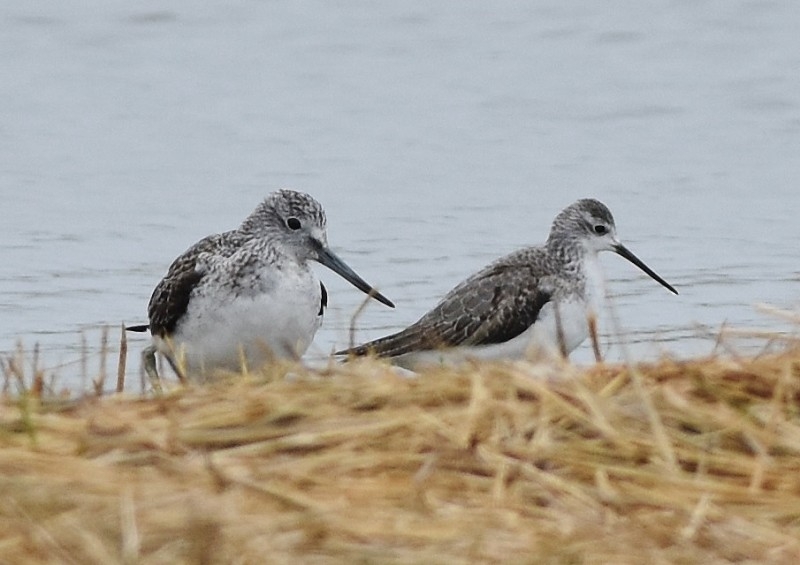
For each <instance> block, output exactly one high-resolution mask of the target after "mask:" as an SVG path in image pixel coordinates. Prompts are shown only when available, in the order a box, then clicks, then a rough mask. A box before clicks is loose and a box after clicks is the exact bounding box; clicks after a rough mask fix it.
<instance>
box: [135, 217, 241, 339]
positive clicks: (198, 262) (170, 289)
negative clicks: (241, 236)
mask: <svg viewBox="0 0 800 565" xmlns="http://www.w3.org/2000/svg"><path fill="white" fill-rule="evenodd" d="M231 237H232V234H231V232H227V233H224V234H215V235H210V236H208V237H206V238H204V239H201V240H200V241H198V242H197V243H195V244H194V245H193V246H192V247H190V248H189V249H187V250H186V252H185V253H183V254H182V255H181V256H180V257H178V258H177V259H175V261H173V262H172V265H170V267H169V270H168V271H167V274H166V275H165V276H164V278H163V279H161V282H159V283H158V286H156V288H155V290H154V291H153V295H152V296H151V297H150V304H149V306H148V310H147V313H148V316H149V317H150V332H151V333H152V334H153V335H159V336H164V335H169V334H171V333H172V332H174V331H175V326H176V325H177V324H178V322H179V321H180V319H181V317H182V316H183V315H184V314H185V313H186V309H187V308H188V307H189V301H190V299H191V295H192V291H193V290H194V288H195V287H196V286H197V285H198V283H199V282H200V281H201V280H202V279H203V276H204V275H205V274H206V268H205V262H206V261H207V259H208V258H209V257H213V256H215V255H220V254H223V253H225V251H224V250H226V249H228V250H229V251H233V250H234V249H235V248H233V247H231V246H226V245H225V243H226V242H227V241H228V240H229V239H231Z"/></svg>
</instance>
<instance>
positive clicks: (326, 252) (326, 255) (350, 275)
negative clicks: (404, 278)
mask: <svg viewBox="0 0 800 565" xmlns="http://www.w3.org/2000/svg"><path fill="white" fill-rule="evenodd" d="M318 254H319V258H318V259H317V261H319V262H320V263H322V264H323V265H325V266H326V267H328V268H329V269H330V270H331V271H333V272H334V273H336V274H338V275H341V277H342V278H344V279H345V280H346V281H347V282H349V283H350V284H352V285H353V286H354V287H356V288H357V289H358V290H360V291H361V292H365V293H367V294H369V295H370V296H371V297H372V298H374V299H375V300H377V301H378V302H381V303H383V304H386V305H387V306H389V307H391V308H394V304H392V301H391V300H389V299H388V298H386V297H385V296H384V295H382V294H381V293H380V292H378V291H377V290H375V289H374V288H372V287H371V286H370V285H369V284H368V283H367V282H366V281H365V280H364V279H362V278H361V277H359V276H358V275H357V274H356V272H355V271H354V270H353V269H351V268H350V267H348V266H347V263H345V262H344V261H342V260H341V259H339V257H337V256H336V254H335V253H334V252H333V251H331V250H330V249H327V248H322V249H320V250H319V253H318Z"/></svg>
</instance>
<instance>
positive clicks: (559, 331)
mask: <svg viewBox="0 0 800 565" xmlns="http://www.w3.org/2000/svg"><path fill="white" fill-rule="evenodd" d="M553 306H554V308H555V312H556V338H557V339H558V351H559V353H561V357H562V358H563V359H569V351H568V350H567V338H566V336H565V335H564V325H563V324H562V323H561V310H559V309H558V302H553Z"/></svg>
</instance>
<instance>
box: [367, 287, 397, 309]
mask: <svg viewBox="0 0 800 565" xmlns="http://www.w3.org/2000/svg"><path fill="white" fill-rule="evenodd" d="M369 296H370V297H371V298H374V299H375V300H377V301H378V302H380V303H381V304H385V305H386V306H388V307H389V308H394V302H392V301H391V300H389V299H388V298H386V297H385V296H384V295H382V294H381V293H380V292H378V291H377V290H376V291H374V292H370V293H369Z"/></svg>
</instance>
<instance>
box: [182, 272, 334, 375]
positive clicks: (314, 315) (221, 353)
mask: <svg viewBox="0 0 800 565" xmlns="http://www.w3.org/2000/svg"><path fill="white" fill-rule="evenodd" d="M249 278H250V279H251V280H247V279H245V280H241V281H239V283H240V284H239V285H238V286H233V287H229V286H213V285H212V284H208V285H206V286H205V287H203V288H198V289H196V292H195V293H193V295H192V298H191V300H190V303H189V306H188V308H187V311H186V314H185V315H184V318H183V319H182V320H181V322H180V324H179V325H178V327H177V328H176V332H175V334H174V335H173V336H172V340H173V344H174V345H173V346H174V348H175V350H176V353H177V355H176V356H177V357H178V358H181V357H182V358H183V360H184V363H185V365H186V368H187V369H188V372H189V374H190V375H191V374H193V373H194V374H201V375H202V374H206V373H209V372H211V371H213V370H215V369H220V368H221V369H227V370H231V371H239V370H241V369H242V368H243V362H244V363H246V366H247V368H248V369H257V368H258V367H260V366H261V365H263V364H264V363H265V362H267V361H269V360H270V359H274V358H292V359H297V358H299V357H300V356H302V355H303V353H305V351H306V349H308V346H309V345H310V344H311V341H312V340H313V338H314V334H315V333H316V331H317V329H318V328H319V326H320V324H321V322H322V316H321V315H320V304H321V290H320V284H319V280H318V279H317V278H316V276H315V275H314V273H313V272H312V271H311V269H310V268H309V267H308V266H307V265H298V264H295V263H286V264H284V265H283V266H282V267H281V268H280V269H275V268H274V267H272V268H262V269H259V270H257V271H254V272H253V274H252V276H251V277H249Z"/></svg>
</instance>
